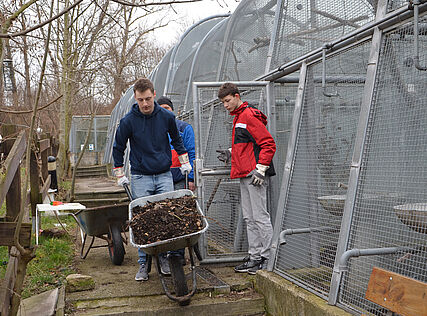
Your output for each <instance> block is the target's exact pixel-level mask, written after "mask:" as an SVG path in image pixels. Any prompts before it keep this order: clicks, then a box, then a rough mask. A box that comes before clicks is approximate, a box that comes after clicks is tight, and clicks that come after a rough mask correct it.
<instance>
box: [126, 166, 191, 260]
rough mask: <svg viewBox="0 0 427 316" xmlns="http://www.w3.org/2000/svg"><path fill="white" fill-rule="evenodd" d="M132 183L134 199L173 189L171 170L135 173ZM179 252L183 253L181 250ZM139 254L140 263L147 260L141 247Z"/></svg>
mask: <svg viewBox="0 0 427 316" xmlns="http://www.w3.org/2000/svg"><path fill="white" fill-rule="evenodd" d="M130 183H131V190H132V197H133V198H134V199H137V198H140V197H144V196H149V195H155V194H160V193H165V192H170V191H173V179H172V173H171V172H170V171H167V172H164V173H159V174H153V175H139V174H133V175H131V182H130ZM178 252H179V253H182V254H183V252H180V251H179V250H178ZM161 255H162V254H161ZM138 256H139V259H138V263H139V264H143V263H145V262H146V261H147V255H146V254H145V252H144V251H143V250H142V249H141V248H138Z"/></svg>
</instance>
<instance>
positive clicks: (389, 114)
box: [339, 17, 427, 315]
mask: <svg viewBox="0 0 427 316" xmlns="http://www.w3.org/2000/svg"><path fill="white" fill-rule="evenodd" d="M420 24H421V25H427V18H426V17H424V18H423V19H422V20H420ZM413 34H414V33H413V23H409V24H406V25H404V26H402V27H399V28H398V29H397V30H395V31H392V32H390V33H387V34H385V35H384V38H383V41H382V47H381V54H380V61H379V69H378V73H377V80H376V83H375V96H374V100H373V104H372V108H371V112H370V114H369V123H368V124H369V125H368V131H367V135H366V138H365V143H364V150H363V157H362V165H361V174H360V177H359V181H358V186H357V193H356V198H355V205H354V210H353V219H352V225H351V230H350V242H349V245H348V249H353V248H356V249H367V248H380V247H409V250H402V251H401V252H399V253H397V254H392V255H381V256H369V257H359V258H353V259H351V260H350V264H349V271H348V272H347V273H346V274H345V277H344V280H343V282H342V290H341V294H340V297H339V301H340V302H341V303H342V304H344V305H346V306H348V307H351V308H354V309H356V310H357V311H359V312H364V313H366V312H367V311H368V312H369V313H370V314H369V315H371V314H372V315H387V313H386V311H385V310H384V309H383V308H381V307H380V306H378V305H376V304H374V303H371V302H369V301H368V300H366V299H365V298H364V297H365V292H366V287H367V283H368V280H369V277H370V274H371V271H372V268H373V267H374V266H375V267H380V268H383V269H385V270H388V271H393V272H396V273H399V274H401V275H404V276H407V277H410V278H413V279H416V280H419V281H422V282H427V150H426V148H427V133H426V126H427V94H426V87H427V76H426V72H422V71H419V70H418V69H416V68H415V67H414V66H413V65H412V63H411V61H412V51H408V43H412V42H413V40H414V36H413ZM426 49H427V29H426V28H424V29H423V30H422V32H421V33H420V51H422V52H425V50H426ZM420 62H421V63H422V64H424V65H425V64H426V62H427V58H426V54H425V53H424V54H422V56H421V60H420Z"/></svg>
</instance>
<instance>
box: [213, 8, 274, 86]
mask: <svg viewBox="0 0 427 316" xmlns="http://www.w3.org/2000/svg"><path fill="white" fill-rule="evenodd" d="M275 6H276V0H250V1H244V2H242V3H241V4H240V5H239V7H238V8H237V9H236V11H235V12H234V14H233V16H232V18H231V21H230V25H229V32H228V33H227V37H226V39H225V42H224V43H225V45H224V50H225V53H224V58H223V60H222V66H221V72H220V74H219V77H218V80H219V81H230V80H239V81H242V80H251V79H254V78H256V77H258V76H259V74H261V73H264V70H265V63H266V58H265V57H266V56H267V53H268V49H269V45H270V38H271V32H272V29H273V26H274V14H275Z"/></svg>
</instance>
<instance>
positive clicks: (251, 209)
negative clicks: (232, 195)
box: [240, 177, 273, 260]
mask: <svg viewBox="0 0 427 316" xmlns="http://www.w3.org/2000/svg"><path fill="white" fill-rule="evenodd" d="M250 182H251V178H250V177H248V178H240V194H241V203H242V213H243V219H244V221H245V223H246V229H247V234H248V244H249V250H248V252H249V256H250V259H251V260H259V259H261V257H264V258H266V259H268V258H269V254H270V244H271V238H272V237H273V226H272V225H271V219H270V214H269V213H268V211H267V182H268V179H267V181H265V182H264V184H263V185H261V186H254V185H252V184H249V183H250Z"/></svg>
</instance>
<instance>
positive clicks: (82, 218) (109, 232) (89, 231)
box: [75, 203, 128, 265]
mask: <svg viewBox="0 0 427 316" xmlns="http://www.w3.org/2000/svg"><path fill="white" fill-rule="evenodd" d="M127 213H128V203H120V204H114V205H104V206H98V207H93V208H86V209H83V210H80V211H79V212H77V213H76V214H75V215H76V218H77V220H78V224H79V226H80V229H81V230H82V231H83V232H84V236H83V242H82V248H81V251H80V257H81V258H82V259H85V258H86V256H87V255H88V253H89V251H90V249H92V248H100V247H108V252H109V254H110V259H111V261H112V262H113V264H115V265H120V264H122V262H123V258H124V254H125V249H124V246H123V242H125V243H127V239H126V236H125V238H123V237H122V232H123V231H125V226H126V221H127ZM87 236H92V240H91V242H90V244H89V246H88V248H87V250H86V252H85V251H84V248H85V245H86V239H87ZM95 237H98V238H101V239H103V240H105V241H107V245H100V246H93V243H94V241H95Z"/></svg>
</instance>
